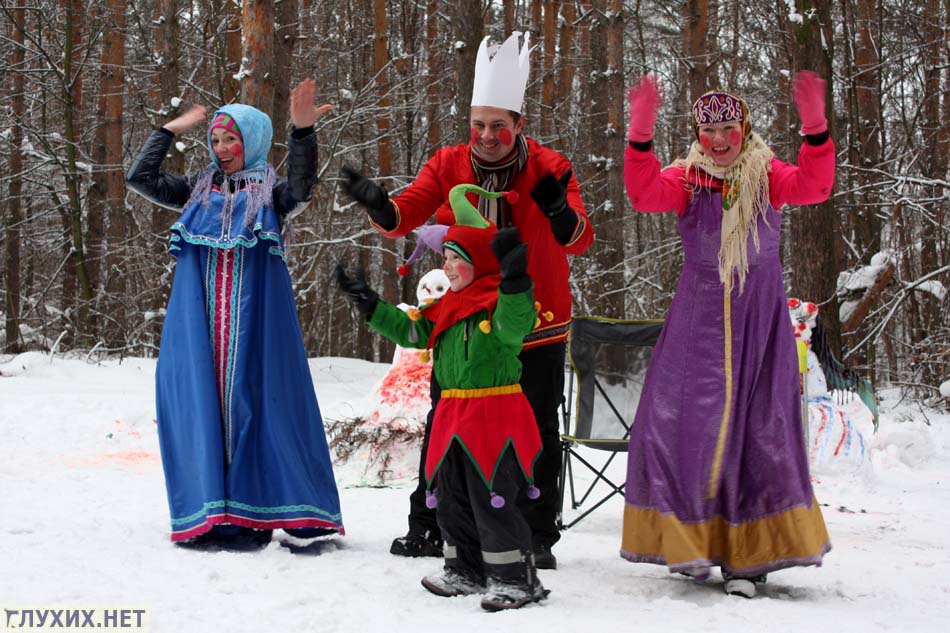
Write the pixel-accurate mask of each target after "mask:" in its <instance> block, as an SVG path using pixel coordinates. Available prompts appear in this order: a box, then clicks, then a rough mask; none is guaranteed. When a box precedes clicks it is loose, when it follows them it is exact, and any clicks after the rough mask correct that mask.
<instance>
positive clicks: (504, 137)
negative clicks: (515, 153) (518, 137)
mask: <svg viewBox="0 0 950 633" xmlns="http://www.w3.org/2000/svg"><path fill="white" fill-rule="evenodd" d="M498 140H499V141H501V144H502V145H510V144H511V142H512V141H513V140H515V139H514V137H513V136H512V135H511V132H509V131H508V130H507V129H505V130H502V131H501V132H499V133H498Z"/></svg>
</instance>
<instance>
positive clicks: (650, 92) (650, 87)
mask: <svg viewBox="0 0 950 633" xmlns="http://www.w3.org/2000/svg"><path fill="white" fill-rule="evenodd" d="M627 99H629V100H630V130H629V132H628V133H627V138H629V139H630V140H631V141H634V142H636V143H645V142H646V141H649V140H652V139H653V125H654V124H655V123H656V111H657V110H658V109H659V107H660V101H661V99H662V97H661V96H660V86H659V83H658V82H657V80H656V76H655V75H644V76H643V77H641V78H640V81H638V82H637V85H636V86H634V87H633V88H631V89H630V91H629V92H628V93H627Z"/></svg>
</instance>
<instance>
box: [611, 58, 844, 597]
mask: <svg viewBox="0 0 950 633" xmlns="http://www.w3.org/2000/svg"><path fill="white" fill-rule="evenodd" d="M793 96H794V99H795V105H796V107H797V109H798V113H799V117H800V119H801V121H802V128H801V132H802V134H803V136H804V142H803V143H802V146H801V149H800V151H799V154H798V165H792V164H788V163H784V162H782V161H780V160H778V159H776V158H774V156H773V155H772V151H771V150H770V149H769V148H768V147H767V146H766V145H765V143H764V142H763V141H762V139H761V138H760V137H759V135H758V134H756V133H754V132H753V131H752V126H751V123H750V120H749V109H748V106H747V105H746V103H745V101H743V100H742V99H740V98H738V97H736V96H734V95H731V94H727V93H723V92H710V93H706V94H704V95H703V96H702V97H700V98H699V99H698V100H697V101H696V103H695V104H693V108H692V121H693V125H694V131H695V134H696V141H695V142H694V143H693V144H692V146H691V147H690V150H689V155H688V156H687V157H686V159H685V160H678V161H676V162H675V163H674V164H673V165H672V166H670V167H669V168H667V169H665V170H662V171H661V169H660V163H659V161H658V160H657V158H656V156H655V155H654V154H653V151H652V139H653V126H654V123H655V121H656V111H657V108H658V106H659V104H660V92H659V89H658V86H657V81H656V79H655V78H654V77H652V76H646V77H644V78H642V79H641V80H640V82H639V83H638V84H637V86H636V87H635V88H633V89H632V90H631V91H630V133H629V140H630V143H629V145H628V147H627V149H626V153H625V157H624V179H625V182H626V187H627V193H628V195H629V196H630V201H631V202H632V203H633V207H634V209H636V210H637V211H644V212H662V211H675V212H676V214H677V216H678V217H679V230H680V235H681V237H682V240H683V254H684V262H683V272H682V275H681V277H680V280H679V285H678V287H677V289H676V295H675V297H674V299H673V302H672V304H671V305H670V310H669V313H668V314H667V317H666V322H665V325H664V327H663V333H662V335H661V336H660V339H659V341H658V342H657V344H656V347H655V349H654V352H653V358H652V360H651V363H650V368H649V371H648V372H647V376H646V382H645V385H644V388H643V394H642V397H641V399H640V406H639V408H638V410H637V414H636V419H635V420H634V424H633V427H632V431H631V435H630V452H629V462H628V466H627V489H626V506H625V509H624V522H623V544H622V549H621V554H622V555H623V557H624V558H627V559H628V560H631V561H635V562H647V563H655V564H659V565H666V566H668V567H669V569H670V571H672V572H682V573H685V574H688V575H691V576H694V577H696V578H705V577H706V576H708V575H709V571H710V567H712V566H715V565H718V566H720V567H721V569H722V574H723V578H724V580H725V581H726V583H725V590H726V592H727V593H731V594H737V595H743V596H746V597H752V596H753V595H755V591H756V585H757V584H761V583H763V582H765V574H766V573H767V572H770V571H774V570H777V569H782V568H786V567H793V566H802V565H820V564H821V559H822V556H824V554H825V553H826V552H827V551H828V550H829V549H830V548H831V544H830V542H829V539H828V532H827V530H826V529H825V523H824V519H823V518H822V515H821V510H820V509H819V507H818V503H817V501H816V500H815V496H814V492H813V491H812V486H811V481H810V479H809V474H808V462H807V457H806V453H805V444H804V438H803V432H802V416H801V399H800V395H799V377H798V358H797V353H796V349H795V340H794V337H793V335H792V332H791V330H790V329H789V327H788V314H787V312H788V308H787V303H786V301H787V298H786V295H785V291H784V287H783V283H782V265H781V260H780V257H779V254H780V250H779V249H780V241H779V238H780V234H779V229H780V227H781V221H782V218H781V214H780V213H779V209H781V208H782V206H783V205H785V204H795V205H800V204H815V203H819V202H823V201H824V200H827V199H828V196H829V193H830V191H831V187H832V185H833V184H834V172H835V148H834V144H833V143H832V141H831V138H830V135H829V133H828V125H827V121H826V119H825V82H824V81H823V80H822V79H821V78H819V77H818V76H817V75H815V74H814V73H808V72H803V73H800V74H799V75H798V76H797V77H796V78H795V81H794V89H793Z"/></svg>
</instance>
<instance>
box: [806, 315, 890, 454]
mask: <svg viewBox="0 0 950 633" xmlns="http://www.w3.org/2000/svg"><path fill="white" fill-rule="evenodd" d="M788 309H789V315H790V317H791V320H792V328H793V330H794V332H795V338H796V340H798V341H802V342H803V343H804V344H805V345H806V348H807V365H808V369H807V372H806V374H805V393H806V395H807V399H808V442H809V443H808V455H809V460H810V462H811V465H812V467H813V468H818V469H822V468H846V469H847V468H854V467H857V466H860V465H861V464H863V463H864V462H865V460H866V459H867V456H868V449H869V444H870V440H871V436H872V435H873V434H874V430H875V427H876V415H875V411H876V403H875V402H874V400H873V393H872V392H871V390H870V385H868V384H867V382H866V381H864V380H862V379H860V378H859V377H858V376H857V375H855V374H854V372H852V371H851V370H848V369H846V368H844V367H843V366H842V365H841V364H840V363H839V362H838V361H837V359H835V358H834V357H833V356H832V355H831V352H830V350H829V349H828V342H827V340H826V338H825V336H824V330H823V329H822V328H821V321H820V319H819V317H818V306H817V305H815V304H814V303H812V302H810V301H809V302H803V301H800V300H798V299H796V298H791V299H789V300H788ZM819 356H822V357H824V358H825V359H826V360H825V363H824V364H823V363H822V362H821V361H820V360H819ZM829 374H831V376H830V377H829ZM829 383H830V384H831V389H829ZM869 398H870V404H868V403H867V402H866V401H867V400H868V399H869Z"/></svg>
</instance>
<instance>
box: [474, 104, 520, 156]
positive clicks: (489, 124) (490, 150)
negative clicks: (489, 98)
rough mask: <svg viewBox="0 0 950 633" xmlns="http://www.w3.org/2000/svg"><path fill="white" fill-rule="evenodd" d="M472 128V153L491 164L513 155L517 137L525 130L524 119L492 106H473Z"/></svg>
mask: <svg viewBox="0 0 950 633" xmlns="http://www.w3.org/2000/svg"><path fill="white" fill-rule="evenodd" d="M469 123H470V124H471V126H472V139H471V140H472V151H473V152H475V154H476V155H477V156H478V157H479V158H481V159H482V160H485V161H488V162H490V163H493V162H496V161H499V160H501V159H503V158H505V157H506V156H508V154H510V153H511V150H512V148H514V146H515V137H516V136H517V135H518V134H520V133H521V131H522V130H523V129H524V117H523V116H522V117H518V121H517V122H515V117H514V116H513V115H512V114H511V112H510V111H508V110H504V109H502V108H494V107H492V106H472V110H471V113H470V114H469Z"/></svg>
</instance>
